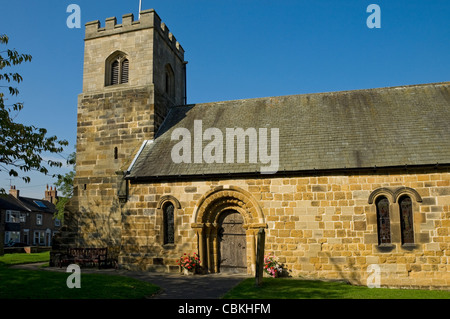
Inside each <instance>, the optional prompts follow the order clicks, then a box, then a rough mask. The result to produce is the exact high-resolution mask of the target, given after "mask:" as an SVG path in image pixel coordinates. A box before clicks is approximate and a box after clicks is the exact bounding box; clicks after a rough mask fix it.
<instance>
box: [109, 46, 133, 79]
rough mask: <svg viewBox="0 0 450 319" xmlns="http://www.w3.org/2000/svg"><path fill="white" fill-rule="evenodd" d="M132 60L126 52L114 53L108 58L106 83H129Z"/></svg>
mask: <svg viewBox="0 0 450 319" xmlns="http://www.w3.org/2000/svg"><path fill="white" fill-rule="evenodd" d="M129 69H130V62H129V60H128V58H127V57H126V55H125V54H124V53H114V54H112V55H111V56H110V57H109V58H108V59H107V60H106V81H105V84H106V85H107V86H108V85H116V84H124V83H128V79H129Z"/></svg>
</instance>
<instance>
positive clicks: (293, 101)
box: [128, 82, 450, 180]
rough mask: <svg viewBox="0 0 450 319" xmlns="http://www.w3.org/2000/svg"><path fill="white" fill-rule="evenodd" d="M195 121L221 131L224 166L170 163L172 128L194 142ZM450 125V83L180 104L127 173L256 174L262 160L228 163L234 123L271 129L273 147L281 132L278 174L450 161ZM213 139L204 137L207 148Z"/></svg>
mask: <svg viewBox="0 0 450 319" xmlns="http://www.w3.org/2000/svg"><path fill="white" fill-rule="evenodd" d="M195 120H201V125H202V131H203V132H204V131H205V130H206V129H208V128H217V129H219V130H220V131H221V132H222V133H223V147H224V153H223V163H211V164H207V163H205V161H202V163H193V160H192V161H191V163H183V162H182V163H175V162H174V161H173V160H172V158H171V152H172V149H173V148H174V146H175V145H176V144H177V143H179V141H178V140H172V139H171V135H172V132H173V131H174V130H175V129H177V128H181V129H183V128H185V129H187V130H188V131H189V132H190V134H191V137H192V140H193V139H194V135H195V134H194V133H195V132H194V126H195V123H197V128H198V123H199V122H194V121H195ZM448 123H450V82H444V83H431V84H421V85H411V86H400V87H389V88H376V89H366V90H355V91H341V92H330V93H317V94H304V95H292V96H280V97H268V98H259V99H245V100H236V101H226V102H216V103H205V104H195V105H188V106H180V107H175V108H173V109H171V111H170V112H169V114H168V115H167V118H166V120H165V121H164V123H163V124H162V126H161V127H160V129H159V131H158V133H157V136H156V138H155V140H154V141H151V142H149V143H146V144H145V146H144V147H143V148H142V150H141V152H140V153H139V154H138V156H137V157H136V158H135V161H134V163H133V165H132V167H131V169H130V171H129V174H128V178H129V179H131V180H133V179H149V180H151V179H154V178H157V177H164V178H170V177H173V178H178V177H180V176H183V177H186V176H187V177H189V176H203V175H204V176H210V175H219V174H254V173H258V174H259V173H260V172H261V167H262V166H267V165H268V164H262V163H261V161H260V160H259V158H258V161H257V163H249V160H248V156H246V161H245V162H244V163H237V162H236V160H235V161H234V162H233V163H226V151H225V150H226V137H225V135H226V129H227V128H237V127H240V128H243V129H244V130H245V129H247V128H255V129H256V131H257V132H259V129H260V128H267V129H268V133H267V140H268V141H269V144H270V136H271V132H272V131H271V129H274V128H278V129H279V157H278V158H279V165H278V172H288V171H295V172H298V171H311V170H334V169H352V168H374V167H379V168H380V167H396V166H405V165H408V166H417V165H419V166H421V165H434V164H449V163H450V125H449V124H448ZM197 135H198V134H197ZM198 136H200V135H198ZM198 136H197V137H198ZM258 136H260V135H258ZM210 142H211V141H210V140H205V139H203V144H202V145H203V149H204V147H205V146H206V145H207V144H208V143H210ZM193 145H194V142H193V141H192V148H191V150H192V153H194V146H193ZM261 145H262V144H261V143H259V144H258V147H259V148H262V146H261ZM244 150H245V151H246V155H248V147H247V146H246V145H243V144H242V143H241V144H240V145H238V148H237V152H239V151H241V152H242V151H244ZM268 152H269V154H270V147H269V149H268ZM192 155H193V154H192ZM192 158H193V156H192Z"/></svg>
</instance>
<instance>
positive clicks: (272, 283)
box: [224, 278, 450, 299]
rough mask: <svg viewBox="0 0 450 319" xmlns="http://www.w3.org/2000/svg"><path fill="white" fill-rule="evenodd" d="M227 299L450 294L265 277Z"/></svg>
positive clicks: (439, 296)
mask: <svg viewBox="0 0 450 319" xmlns="http://www.w3.org/2000/svg"><path fill="white" fill-rule="evenodd" d="M224 299H450V292H449V291H442V290H420V289H389V288H372V289H371V288H368V287H366V286H353V285H350V284H347V283H344V282H328V281H319V280H301V279H294V278H292V279H291V278H277V279H273V278H264V280H263V284H262V286H260V287H256V286H255V280H254V279H246V280H244V281H243V282H242V283H241V284H239V285H238V286H236V287H235V288H233V289H232V290H231V291H229V292H228V293H227V294H226V295H225V296H224Z"/></svg>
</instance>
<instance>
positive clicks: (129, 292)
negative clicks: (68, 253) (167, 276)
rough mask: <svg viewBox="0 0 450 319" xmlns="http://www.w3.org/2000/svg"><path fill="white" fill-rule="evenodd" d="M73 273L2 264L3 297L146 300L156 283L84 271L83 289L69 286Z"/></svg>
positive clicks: (0, 285) (155, 290)
mask: <svg viewBox="0 0 450 319" xmlns="http://www.w3.org/2000/svg"><path fill="white" fill-rule="evenodd" d="M69 276H70V273H60V272H53V271H44V270H23V269H13V268H10V267H8V266H6V265H5V264H4V263H0V299H142V298H148V297H151V296H153V295H155V294H156V293H158V291H159V290H160V288H159V287H158V286H156V285H153V284H151V283H148V282H144V281H140V280H136V279H133V278H129V277H124V276H117V275H109V274H83V273H82V274H81V288H79V289H77V288H73V289H71V288H68V287H67V278H68V277H69Z"/></svg>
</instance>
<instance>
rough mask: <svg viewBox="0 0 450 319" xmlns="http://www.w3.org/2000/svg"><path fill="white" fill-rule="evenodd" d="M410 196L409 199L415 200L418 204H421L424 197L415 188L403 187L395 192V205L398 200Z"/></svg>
mask: <svg viewBox="0 0 450 319" xmlns="http://www.w3.org/2000/svg"><path fill="white" fill-rule="evenodd" d="M403 195H408V196H409V197H411V198H413V199H414V200H415V201H416V202H419V203H421V202H422V197H421V196H420V194H419V193H418V192H417V191H416V190H415V189H413V188H410V187H401V188H398V189H396V190H395V192H394V194H393V196H394V203H395V202H397V201H398V199H399V198H400V197H401V196H403Z"/></svg>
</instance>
